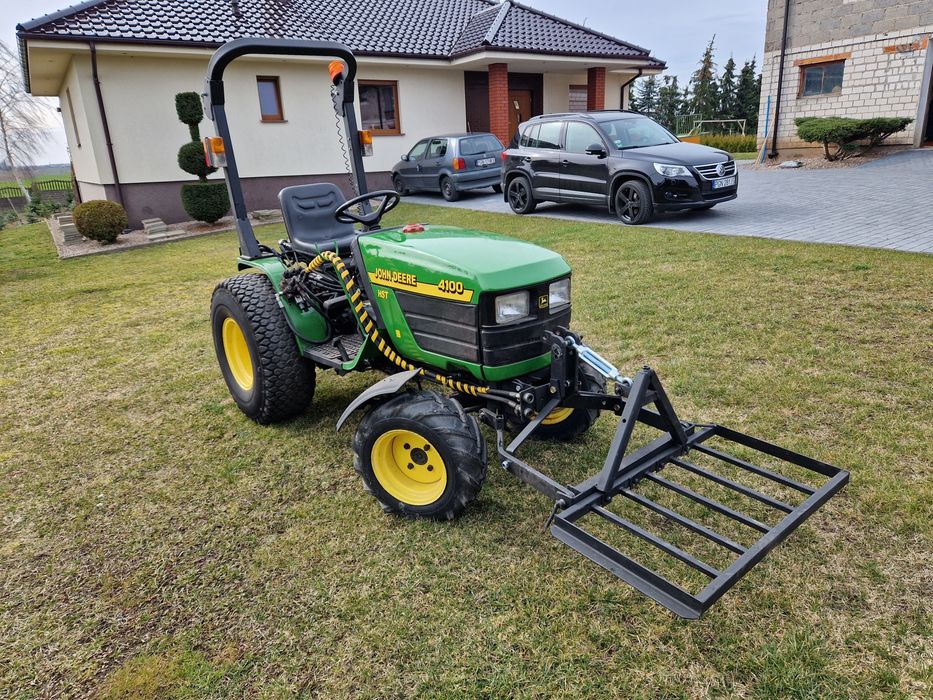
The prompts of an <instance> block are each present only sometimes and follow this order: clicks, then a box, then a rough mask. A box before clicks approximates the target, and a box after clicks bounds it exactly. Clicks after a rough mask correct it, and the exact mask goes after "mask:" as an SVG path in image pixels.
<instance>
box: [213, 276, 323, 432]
mask: <svg viewBox="0 0 933 700" xmlns="http://www.w3.org/2000/svg"><path fill="white" fill-rule="evenodd" d="M211 330H212V333H213V336H214V350H215V352H216V353H217V362H218V363H219V364H220V371H221V373H222V374H223V377H224V381H225V382H226V383H227V388H228V389H229V390H230V394H231V395H232V396H233V400H234V401H235V402H236V404H237V406H239V407H240V410H241V411H243V413H244V414H246V416H247V417H249V418H252V419H253V420H254V421H256V422H257V423H276V422H278V421H283V420H286V419H288V418H292V417H294V416H297V415H298V414H300V413H302V412H303V411H304V410H305V409H306V408H307V407H308V405H309V404H310V403H311V399H312V398H313V397H314V366H313V365H311V364H310V363H309V362H308V361H307V360H305V359H304V358H303V357H302V356H301V353H299V351H298V344H297V343H296V342H295V336H294V335H293V334H292V331H291V328H289V326H288V322H287V321H286V319H285V312H284V311H282V309H281V308H280V307H279V305H278V303H277V302H276V295H275V289H273V287H272V282H271V281H270V280H269V278H268V277H266V276H265V275H264V274H259V273H247V274H243V275H236V276H235V277H230V278H228V279H226V280H224V281H223V282H221V283H220V284H219V285H217V288H216V289H215V290H214V295H213V297H212V298H211Z"/></svg>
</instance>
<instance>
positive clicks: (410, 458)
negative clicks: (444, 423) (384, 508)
mask: <svg viewBox="0 0 933 700" xmlns="http://www.w3.org/2000/svg"><path fill="white" fill-rule="evenodd" d="M371 460H372V465H373V474H375V475H376V479H378V481H379V484H380V485H381V486H382V488H384V489H385V490H386V492H387V493H388V494H389V495H390V496H392V497H393V498H397V499H398V500H399V501H401V502H402V503H405V504H408V505H411V506H426V505H428V504H430V503H434V501H436V500H437V499H438V498H440V497H441V496H442V495H443V494H444V490H445V489H446V488H447V465H445V464H444V460H443V459H442V458H441V455H440V453H439V452H438V451H437V449H436V448H435V447H434V445H433V444H431V442H430V441H429V440H426V439H425V438H424V437H423V436H421V435H419V434H418V433H416V432H414V431H412V430H388V431H386V432H384V433H383V434H382V435H380V436H379V437H378V438H377V439H376V442H375V443H374V444H373V449H372V454H371Z"/></svg>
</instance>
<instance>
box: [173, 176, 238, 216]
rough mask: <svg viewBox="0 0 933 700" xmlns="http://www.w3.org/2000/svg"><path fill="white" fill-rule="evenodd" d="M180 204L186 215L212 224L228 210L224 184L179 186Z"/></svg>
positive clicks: (205, 183) (189, 183)
mask: <svg viewBox="0 0 933 700" xmlns="http://www.w3.org/2000/svg"><path fill="white" fill-rule="evenodd" d="M181 204H182V206H183V207H184V208H185V211H186V212H188V215H189V216H191V217H193V218H195V219H197V220H198V221H204V222H207V223H209V224H213V223H214V222H216V221H217V220H218V219H220V218H221V217H222V216H224V214H226V213H227V210H228V209H230V200H229V199H228V198H227V183H226V182H206V181H205V182H186V183H185V184H184V185H182V186H181Z"/></svg>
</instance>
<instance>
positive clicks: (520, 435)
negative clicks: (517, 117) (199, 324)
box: [205, 39, 848, 618]
mask: <svg viewBox="0 0 933 700" xmlns="http://www.w3.org/2000/svg"><path fill="white" fill-rule="evenodd" d="M246 54H276V55H289V56H313V57H330V58H333V59H336V60H334V61H332V62H331V63H330V67H329V69H330V76H331V98H332V100H333V103H334V108H335V111H336V114H337V117H338V123H340V122H341V120H342V131H343V135H344V136H345V137H346V139H345V141H346V147H347V149H348V154H347V159H348V162H349V173H348V174H349V176H350V180H351V183H352V186H353V189H354V190H356V193H357V194H358V196H355V197H353V198H351V199H349V200H346V199H345V198H344V195H343V193H342V191H341V190H340V188H338V187H337V186H336V185H334V184H330V183H315V184H307V185H297V186H293V187H286V188H285V189H283V190H282V191H281V193H280V194H279V199H280V202H281V206H282V212H283V215H284V219H285V226H286V229H287V233H288V239H287V240H283V241H280V242H279V244H278V247H277V248H273V247H269V246H266V245H262V244H260V243H259V242H258V241H257V239H256V237H255V235H254V232H253V229H252V226H251V224H250V221H249V219H248V217H247V212H246V208H245V203H244V198H243V192H242V188H241V184H240V178H239V175H238V172H237V167H236V160H235V155H234V150H233V143H232V141H231V138H230V131H229V127H228V122H227V117H226V113H225V104H224V86H223V73H224V70H225V68H226V67H227V66H228V65H229V64H230V63H231V62H232V61H233V60H234V59H236V58H237V57H239V56H243V55H246ZM355 76H356V61H355V59H354V57H353V54H352V53H351V51H350V50H349V49H348V48H346V47H345V46H343V45H340V44H336V43H331V42H315V41H296V40H280V39H238V40H236V41H232V42H230V43H228V44H225V45H224V46H222V47H221V48H220V49H218V50H217V52H216V53H215V54H214V56H213V57H212V59H211V61H210V66H209V74H208V78H207V84H206V93H205V106H206V112H207V113H208V114H209V115H210V117H211V119H212V120H213V121H214V124H215V127H216V131H217V136H216V137H209V138H207V139H205V152H206V157H207V158H208V161H209V162H210V163H211V164H212V165H215V166H218V167H220V168H222V169H223V171H224V173H225V176H226V181H227V185H228V189H229V194H230V200H231V202H232V204H233V210H234V214H235V219H236V227H237V233H238V237H239V246H240V256H239V258H238V260H237V266H238V269H239V270H240V274H237V275H235V276H233V277H230V278H229V279H227V280H225V281H223V282H221V283H220V284H219V285H218V286H217V288H216V290H215V292H214V295H213V300H212V306H211V325H212V330H213V337H214V344H215V347H216V352H217V359H218V362H219V363H220V368H221V371H222V373H223V377H224V380H225V381H226V383H227V386H228V387H229V390H230V392H231V394H232V395H233V398H234V400H235V401H236V403H237V405H238V406H239V407H240V409H241V410H242V411H243V413H244V414H246V415H247V416H248V417H249V418H252V419H253V420H255V421H258V422H260V423H272V422H276V421H284V420H288V419H289V418H292V417H294V416H297V415H299V414H301V413H302V412H303V411H305V410H306V409H307V408H308V407H309V405H310V404H311V401H312V397H313V395H314V386H315V372H316V371H317V370H333V371H335V372H336V373H337V374H339V375H343V374H346V373H347V372H353V371H370V370H374V371H377V372H382V373H385V374H386V375H387V376H386V377H385V378H383V379H382V380H381V381H378V382H376V383H375V384H373V385H372V386H371V387H370V388H368V389H367V390H366V391H364V392H363V393H362V394H361V395H360V396H358V397H357V398H355V399H354V400H353V401H351V402H350V403H349V405H348V406H347V408H346V410H345V411H344V412H343V414H342V415H341V416H340V419H339V420H338V422H337V428H338V430H339V429H340V427H341V426H343V424H344V423H345V422H346V421H347V419H348V418H349V417H350V415H351V414H353V413H354V412H356V411H362V412H363V415H362V418H361V419H360V421H359V425H358V427H357V430H356V435H355V436H354V438H353V451H354V466H355V468H356V470H357V471H358V472H359V474H360V476H361V478H362V481H363V485H364V488H365V489H366V491H368V492H369V493H370V494H371V495H372V496H373V497H374V498H375V500H376V501H377V502H378V503H379V505H380V506H381V507H382V508H383V510H385V511H387V512H389V513H394V514H397V515H400V516H404V517H408V518H432V519H437V520H450V519H452V518H455V517H457V516H458V515H459V514H460V513H461V512H463V510H464V509H465V508H467V507H468V506H469V505H470V503H471V502H472V501H473V500H474V499H475V498H476V497H477V495H478V494H479V491H480V489H481V488H482V485H483V482H484V480H485V478H486V473H487V461H488V460H487V445H486V441H485V439H484V437H483V435H482V433H481V432H480V423H484V424H485V425H487V426H488V427H489V428H490V429H491V430H493V431H494V432H495V435H496V457H495V461H496V463H497V464H499V465H500V466H501V467H502V468H503V469H504V470H505V471H507V472H508V473H510V474H513V475H514V476H516V477H518V478H519V479H520V480H521V481H523V482H525V483H527V484H529V485H530V486H532V487H534V488H535V489H537V490H538V491H540V492H541V493H542V494H544V495H545V496H547V497H548V498H549V499H550V500H551V502H552V503H553V510H552V512H551V515H550V518H549V519H548V523H549V525H550V530H551V533H552V534H553V535H554V536H555V537H557V538H558V539H559V540H561V541H562V542H565V543H566V544H568V545H569V546H570V547H572V548H573V549H575V550H577V551H578V552H580V553H582V554H584V555H585V556H586V557H588V558H589V559H591V560H593V561H594V562H596V563H597V564H599V565H601V566H603V567H605V568H606V569H608V570H609V571H611V572H612V573H614V574H615V575H616V576H618V577H620V578H622V579H623V580H625V581H626V582H628V583H629V584H631V585H632V586H634V587H635V588H636V589H638V590H639V591H641V592H643V593H645V594H646V595H648V596H650V597H651V598H653V599H654V600H656V601H658V602H660V603H661V604H662V605H664V606H666V607H667V608H669V609H670V610H671V611H673V612H674V613H676V614H678V615H681V616H683V617H687V618H696V617H699V615H701V614H702V613H703V612H704V611H705V610H706V609H707V608H708V607H709V606H710V605H712V604H713V603H714V602H715V601H716V600H717V599H718V598H719V597H720V596H721V595H722V594H723V593H724V592H725V591H726V590H728V589H729V588H730V587H731V586H732V585H734V584H735V582H736V581H737V580H738V579H740V578H741V577H742V576H743V575H745V573H747V572H748V571H749V570H750V569H751V568H752V567H753V566H754V565H755V564H756V563H757V562H758V561H759V560H760V559H761V558H762V557H763V556H764V555H765V554H766V553H767V552H768V551H769V550H770V549H771V548H773V547H774V546H775V545H777V544H778V543H779V542H780V541H782V540H783V539H784V538H786V537H787V536H788V535H789V534H790V533H791V532H792V531H793V530H794V529H795V528H796V527H797V526H798V525H799V524H800V523H801V522H802V521H803V520H805V519H806V518H807V517H809V516H810V515H811V514H812V513H813V512H815V511H816V509H818V508H819V507H820V506H821V505H822V504H823V503H824V502H825V501H826V500H827V499H829V498H830V497H831V496H832V495H833V494H835V493H836V492H837V491H838V490H839V489H841V488H842V487H843V486H844V485H845V483H846V482H847V480H848V473H847V472H845V471H843V470H841V469H838V468H836V467H834V466H831V465H829V464H825V463H823V462H819V461H817V460H814V459H811V458H808V457H805V456H803V455H800V454H797V453H794V452H791V451H789V450H786V449H784V448H781V447H778V446H776V445H772V444H770V443H767V442H764V441H762V440H759V439H757V438H753V437H750V436H748V435H744V434H741V433H738V432H736V431H734V430H730V429H728V428H724V427H722V426H718V425H708V424H694V423H690V422H687V421H683V420H681V419H680V418H679V417H678V416H677V414H676V413H675V411H674V409H673V407H672V405H671V403H670V401H669V400H668V397H667V395H666V393H665V391H664V389H663V387H662V386H661V383H660V381H659V380H658V377H657V375H656V374H655V373H654V372H653V371H652V370H651V369H650V368H647V367H645V368H643V369H641V370H639V371H638V373H637V374H636V375H635V377H634V378H628V377H625V376H623V375H622V374H621V373H620V372H619V371H618V370H617V369H616V368H615V367H613V366H612V365H611V364H610V363H609V362H607V361H606V360H605V359H604V358H602V357H601V356H600V355H598V354H597V353H596V352H594V351H593V350H592V349H591V348H589V347H587V346H586V345H584V344H583V342H582V340H581V338H580V336H579V335H577V334H575V333H574V332H572V331H571V330H570V329H569V327H570V316H571V294H570V290H571V269H570V267H569V265H568V264H567V263H566V262H565V261H564V259H563V258H562V257H561V256H560V255H558V254H556V253H554V252H552V251H549V250H546V249H544V248H541V247H539V246H536V245H532V244H530V243H527V242H523V241H519V240H515V239H512V238H509V237H506V236H502V235H497V234H492V233H485V232H482V231H476V230H472V229H465V228H454V227H450V226H431V225H421V224H414V225H408V226H404V227H385V228H383V227H382V226H381V225H380V220H381V218H382V217H383V216H384V215H385V214H386V213H387V212H389V211H390V210H392V209H393V208H394V207H395V206H396V205H397V204H398V203H399V195H398V194H397V193H396V192H395V191H388V190H385V191H376V192H370V191H369V190H368V189H367V186H366V177H365V174H364V169H363V157H364V155H365V151H366V150H367V149H369V148H371V139H370V138H368V135H367V133H366V132H359V131H358V129H357V123H356V117H355V113H354V108H353V100H354V92H355V88H354V80H355ZM431 387H433V388H431ZM604 411H607V412H610V413H613V414H615V415H616V416H618V426H617V428H616V432H615V437H614V439H613V441H612V444H611V446H610V448H609V451H608V455H607V456H606V459H605V462H604V464H603V465H602V467H601V469H600V470H599V471H598V472H597V473H596V474H595V475H594V476H593V477H591V478H590V479H587V480H586V481H584V482H582V483H580V484H576V485H565V484H561V483H559V482H557V481H555V480H554V479H552V478H551V477H550V476H548V475H547V474H545V473H543V472H541V471H540V470H538V469H536V468H534V467H533V466H531V465H530V464H528V463H526V462H525V461H523V459H522V458H520V457H519V456H518V455H517V452H518V450H519V448H520V447H521V445H522V444H523V443H525V441H526V440H528V439H529V438H531V437H535V438H546V439H551V440H558V441H568V440H572V439H573V438H576V437H577V436H579V435H581V434H583V433H584V432H586V431H587V430H588V429H589V428H590V427H591V426H592V425H593V424H594V422H595V421H596V420H597V418H598V416H599V415H600V413H601V412H604ZM637 423H641V424H644V425H647V426H650V427H651V428H654V429H655V430H657V431H659V437H657V438H656V439H655V440H653V441H651V442H649V443H647V444H646V445H641V446H639V447H637V449H636V448H633V449H629V447H630V445H629V443H630V441H631V437H632V431H633V429H634V428H635V426H636V424H637ZM755 454H757V455H760V456H761V457H762V460H763V461H764V462H765V463H766V464H767V466H760V465H758V464H756V463H754V462H752V461H751V458H750V455H755ZM688 457H689V458H690V459H688ZM701 463H702V464H701ZM704 465H705V466H704ZM710 465H713V466H710ZM780 465H784V467H786V469H785V470H784V471H782V470H781V469H779V466H780ZM788 472H789V473H790V475H789V474H788ZM742 475H745V476H747V477H749V478H742ZM801 475H804V476H808V477H811V478H810V480H809V481H805V480H804V479H803V478H802V477H801ZM684 476H687V477H689V479H687V480H685V479H684ZM698 480H699V482H701V483H704V484H710V485H712V486H714V487H716V488H719V489H720V490H722V489H725V490H726V491H727V492H729V493H730V494H731V496H733V497H734V498H731V497H730V498H728V499H726V498H720V497H718V496H717V497H716V498H714V497H712V496H711V495H709V493H707V492H704V491H703V489H701V488H698V487H697V486H696V483H697V482H698ZM813 481H816V482H817V483H812V482H813ZM688 483H689V484H690V485H687V484H688ZM649 486H650V487H651V488H653V489H654V492H657V491H658V490H660V491H662V492H664V493H665V494H666V495H667V496H666V497H665V498H660V497H658V496H656V495H655V496H653V497H651V496H649V495H646V493H645V491H644V489H645V487H649ZM654 492H652V493H654ZM736 499H744V500H746V501H749V502H751V503H752V504H753V505H754V506H755V508H756V510H755V512H754V514H747V513H745V512H743V511H741V510H740V509H739V508H738V507H737V506H736ZM675 503H681V504H682V505H683V508H681V510H683V511H685V512H681V510H678V509H677V508H675V506H674V504H675ZM619 506H621V507H619ZM627 508H635V509H641V510H642V511H644V512H646V513H649V514H650V515H651V517H652V518H654V522H661V523H663V527H661V528H660V529H661V530H662V531H663V532H664V533H665V535H666V536H668V532H672V531H673V530H678V532H680V533H681V534H685V535H686V536H689V537H695V538H700V539H702V540H704V543H705V544H706V545H711V546H713V547H715V548H717V550H716V551H718V552H719V551H721V553H722V554H724V555H725V556H719V557H717V558H716V562H717V563H716V564H715V565H714V564H712V563H710V562H707V561H705V560H704V559H702V558H701V557H700V556H699V555H697V554H696V551H697V550H695V549H690V548H688V547H687V545H686V544H678V543H679V542H681V541H683V540H682V538H681V539H680V540H678V543H672V542H670V541H668V539H665V538H662V537H661V536H660V535H658V534H657V533H656V532H655V531H652V530H649V529H648V528H647V527H645V526H642V525H639V524H637V523H636V522H634V521H633V519H629V518H627V517H625V516H626V513H627V512H628V511H627V510H626V509H627ZM704 513H709V514H712V515H713V516H716V517H719V518H725V519H726V520H727V521H728V522H729V523H730V525H731V527H730V529H729V531H728V533H727V534H723V533H720V532H718V531H716V530H715V529H714V528H713V526H712V525H711V524H710V522H709V520H708V519H706V518H705V516H704ZM584 519H586V522H587V523H590V522H593V521H594V520H595V521H598V523H599V524H601V525H602V526H612V528H615V529H616V530H617V531H619V532H621V533H623V534H624V535H626V536H629V537H634V538H636V539H637V540H640V541H641V543H643V544H647V545H648V546H650V547H653V548H654V549H656V550H657V551H658V552H659V553H660V554H661V555H664V556H666V557H669V558H670V560H671V562H672V564H673V565H675V566H685V567H687V568H688V569H690V570H692V571H691V573H692V574H693V575H696V574H699V575H700V576H701V577H702V581H703V582H704V584H703V585H701V586H699V587H697V586H694V587H692V588H691V587H690V586H688V585H686V584H684V583H682V581H683V580H686V579H683V578H678V577H675V576H670V577H667V576H665V575H662V574H661V573H658V572H657V571H654V570H652V569H650V568H648V566H647V565H646V564H645V563H644V562H642V561H639V560H638V557H637V556H636V555H634V554H632V553H631V550H627V551H629V553H625V552H623V548H622V547H620V546H614V545H613V544H611V543H609V542H607V541H606V540H607V539H609V538H608V537H606V536H604V535H603V534H602V533H603V530H599V533H598V534H597V533H594V531H593V529H592V528H584V527H583V524H582V523H581V521H582V520H584ZM604 529H605V528H604ZM636 551H637V550H636ZM719 562H722V563H719ZM671 578H675V579H676V580H670V579H671Z"/></svg>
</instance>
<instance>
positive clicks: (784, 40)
mask: <svg viewBox="0 0 933 700" xmlns="http://www.w3.org/2000/svg"><path fill="white" fill-rule="evenodd" d="M789 18H790V0H784V30H783V33H782V34H781V58H780V59H779V60H780V63H779V64H778V84H777V96H776V98H775V100H774V133H773V134H772V136H771V153H769V154H768V157H769V158H777V156H778V149H777V142H778V125H779V124H780V121H779V120H780V118H781V92H782V89H783V87H784V60H785V58H786V56H787V22H788V19H789Z"/></svg>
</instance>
